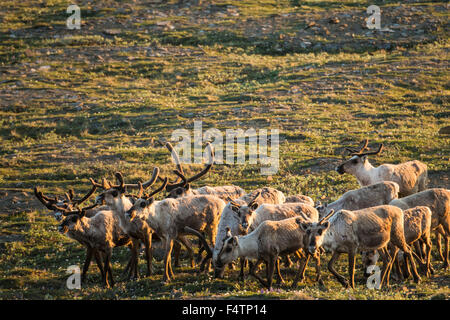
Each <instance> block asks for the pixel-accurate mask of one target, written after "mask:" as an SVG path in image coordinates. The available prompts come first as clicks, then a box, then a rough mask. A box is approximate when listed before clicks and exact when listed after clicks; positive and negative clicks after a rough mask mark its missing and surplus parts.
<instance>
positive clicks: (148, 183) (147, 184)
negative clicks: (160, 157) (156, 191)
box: [116, 167, 159, 189]
mask: <svg viewBox="0 0 450 320" xmlns="http://www.w3.org/2000/svg"><path fill="white" fill-rule="evenodd" d="M116 175H117V173H116ZM157 179H159V168H158V167H155V168H154V169H153V174H152V177H151V178H150V179H149V180H147V181H146V182H144V183H142V187H143V188H144V189H147V188H149V187H151V186H152V185H154V184H155V182H156V180H157ZM122 181H123V178H122ZM123 187H125V188H139V189H140V186H139V183H136V184H131V183H127V184H124V185H123Z"/></svg>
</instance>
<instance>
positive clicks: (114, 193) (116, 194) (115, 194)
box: [111, 190, 119, 198]
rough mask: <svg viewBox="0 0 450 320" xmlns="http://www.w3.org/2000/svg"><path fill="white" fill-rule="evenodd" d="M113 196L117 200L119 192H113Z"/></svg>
mask: <svg viewBox="0 0 450 320" xmlns="http://www.w3.org/2000/svg"><path fill="white" fill-rule="evenodd" d="M111 194H112V196H113V197H114V198H115V197H117V196H118V195H119V192H118V191H117V190H114V191H113V192H111Z"/></svg>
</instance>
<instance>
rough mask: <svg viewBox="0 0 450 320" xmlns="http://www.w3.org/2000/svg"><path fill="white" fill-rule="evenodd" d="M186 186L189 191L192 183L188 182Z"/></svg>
mask: <svg viewBox="0 0 450 320" xmlns="http://www.w3.org/2000/svg"><path fill="white" fill-rule="evenodd" d="M184 188H185V189H186V191H188V190H189V189H190V188H191V184H190V183H188V184H186V186H185V187H184Z"/></svg>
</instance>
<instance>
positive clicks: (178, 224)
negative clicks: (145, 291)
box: [126, 195, 225, 281]
mask: <svg viewBox="0 0 450 320" xmlns="http://www.w3.org/2000/svg"><path fill="white" fill-rule="evenodd" d="M224 207H225V202H224V201H223V200H221V199H220V198H217V197H215V196H212V195H194V196H186V197H181V198H178V199H172V198H168V199H164V200H162V201H154V199H153V197H150V198H147V197H143V198H140V199H138V200H137V201H136V202H135V204H134V205H133V206H132V207H131V208H129V210H128V211H127V213H126V215H127V217H128V220H129V221H130V220H134V219H135V217H141V218H143V219H145V220H146V222H147V223H148V225H149V226H150V228H152V229H153V230H154V231H155V233H156V234H157V235H158V236H159V237H160V238H161V239H162V241H163V244H164V248H165V254H164V276H163V280H164V281H170V279H171V278H172V277H173V271H172V267H171V257H170V254H171V251H172V248H173V243H174V241H175V240H176V239H179V238H180V237H181V236H182V235H185V234H187V233H189V232H186V228H185V227H189V228H191V229H193V230H195V231H196V232H197V233H198V234H200V232H205V234H206V235H207V236H208V237H209V239H210V241H211V243H212V244H213V245H214V239H215V236H216V231H217V224H218V223H219V218H220V214H221V213H222V211H223V208H224ZM205 248H206V249H207V250H208V249H209V245H206V247H205ZM211 255H212V253H211V252H210V251H208V257H211ZM204 262H205V263H206V261H204ZM202 265H203V264H202Z"/></svg>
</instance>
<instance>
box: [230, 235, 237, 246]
mask: <svg viewBox="0 0 450 320" xmlns="http://www.w3.org/2000/svg"><path fill="white" fill-rule="evenodd" d="M231 244H232V245H233V246H237V245H238V237H236V236H234V237H233V238H232V239H231Z"/></svg>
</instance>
